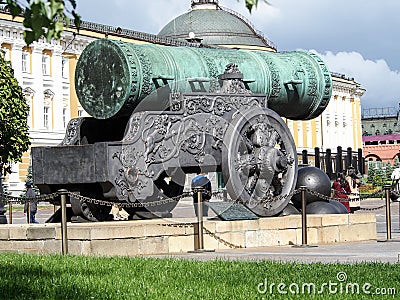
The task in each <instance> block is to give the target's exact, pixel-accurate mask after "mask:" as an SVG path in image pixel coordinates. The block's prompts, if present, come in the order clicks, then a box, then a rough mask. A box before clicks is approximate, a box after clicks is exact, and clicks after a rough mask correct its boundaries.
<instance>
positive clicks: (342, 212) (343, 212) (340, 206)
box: [329, 200, 349, 214]
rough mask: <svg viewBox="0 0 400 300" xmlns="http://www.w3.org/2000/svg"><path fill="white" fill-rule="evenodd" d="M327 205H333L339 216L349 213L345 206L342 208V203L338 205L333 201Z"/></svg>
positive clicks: (337, 202)
mask: <svg viewBox="0 0 400 300" xmlns="http://www.w3.org/2000/svg"><path fill="white" fill-rule="evenodd" d="M329 203H330V204H332V205H335V206H336V208H338V209H339V211H340V213H341V214H348V213H349V211H348V210H347V208H346V206H344V204H343V203H340V202H339V201H335V200H329Z"/></svg>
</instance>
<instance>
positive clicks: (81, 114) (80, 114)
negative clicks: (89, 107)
mask: <svg viewBox="0 0 400 300" xmlns="http://www.w3.org/2000/svg"><path fill="white" fill-rule="evenodd" d="M82 116H83V110H82V109H78V117H79V118H80V117H82Z"/></svg>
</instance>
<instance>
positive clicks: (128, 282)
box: [0, 253, 400, 299]
mask: <svg viewBox="0 0 400 300" xmlns="http://www.w3.org/2000/svg"><path fill="white" fill-rule="evenodd" d="M0 268H1V273H0V274H1V276H0V291H1V292H0V298H1V299H309V298H314V299H371V297H373V298H374V299H379V298H392V299H393V298H398V297H399V296H398V295H399V294H400V265H399V264H382V263H368V264H354V265H343V264H297V263H274V262H266V261H222V260H214V261H205V262H200V261H193V260H177V259H152V258H121V257H112V258H100V257H82V256H60V255H49V256H47V255H46V256H39V255H28V254H14V253H2V254H0ZM343 272H344V273H343ZM341 276H345V277H347V279H346V278H345V277H341ZM349 283H350V285H348V284H349ZM351 284H352V285H353V290H352V289H351ZM366 284H367V285H366ZM368 284H369V285H368ZM284 285H285V286H284ZM346 285H348V286H349V287H348V288H347V289H348V291H349V293H350V294H346ZM357 285H358V286H359V293H358V294H357V292H356V291H357ZM313 286H315V293H314V291H313ZM266 287H267V288H266ZM363 287H364V289H365V291H366V292H367V293H368V292H369V293H375V291H377V290H376V288H380V290H379V291H383V292H386V293H391V294H393V293H396V295H394V296H393V295H390V296H388V295H386V296H381V295H380V296H378V295H374V296H372V295H371V294H367V293H365V292H364V291H363V290H362V288H363ZM278 288H279V289H280V291H281V292H286V293H287V294H282V293H280V292H279V290H278ZM297 288H298V289H299V293H298V294H297V295H295V294H293V292H296V290H297ZM389 288H390V289H389ZM302 289H303V290H304V292H302ZM393 289H395V290H393ZM318 291H322V294H318ZM352 291H354V294H352V295H351V293H352Z"/></svg>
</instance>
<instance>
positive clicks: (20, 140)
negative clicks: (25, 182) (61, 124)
mask: <svg viewBox="0 0 400 300" xmlns="http://www.w3.org/2000/svg"><path fill="white" fill-rule="evenodd" d="M28 112H29V106H28V104H27V103H26V100H25V97H24V96H23V94H22V89H21V87H20V86H19V85H18V81H17V79H15V77H14V71H13V69H12V68H11V66H10V63H9V62H7V61H6V60H5V59H4V57H3V55H0V171H1V173H2V174H7V173H10V172H11V165H10V164H11V163H12V162H16V161H20V160H21V157H22V154H23V153H24V152H25V151H27V150H28V149H29V145H30V141H29V133H28V123H27V118H28Z"/></svg>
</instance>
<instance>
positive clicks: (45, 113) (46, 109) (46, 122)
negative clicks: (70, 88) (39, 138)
mask: <svg viewBox="0 0 400 300" xmlns="http://www.w3.org/2000/svg"><path fill="white" fill-rule="evenodd" d="M49 111H50V107H48V106H45V107H44V110H43V126H44V128H46V129H49Z"/></svg>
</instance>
